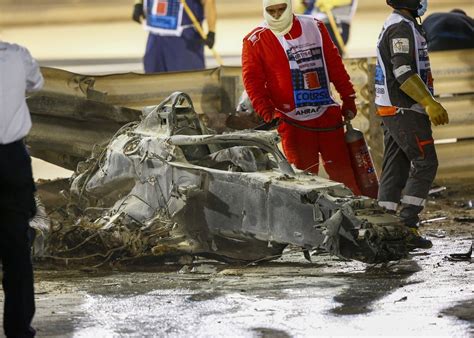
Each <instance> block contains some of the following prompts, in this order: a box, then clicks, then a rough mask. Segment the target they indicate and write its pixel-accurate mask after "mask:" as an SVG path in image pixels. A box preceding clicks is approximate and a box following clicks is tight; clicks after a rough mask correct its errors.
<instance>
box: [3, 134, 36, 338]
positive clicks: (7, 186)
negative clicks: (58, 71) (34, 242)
mask: <svg viewBox="0 0 474 338" xmlns="http://www.w3.org/2000/svg"><path fill="white" fill-rule="evenodd" d="M34 190H35V187H34V181H33V175H32V170H31V159H30V156H29V155H28V153H27V151H26V148H25V146H24V144H23V142H22V141H17V142H14V143H11V144H7V145H0V259H1V260H2V269H3V280H2V284H3V291H4V293H5V301H4V303H5V304H4V313H3V329H4V332H5V334H6V336H7V337H33V336H34V335H35V331H34V329H33V328H32V327H31V326H30V325H31V321H32V319H33V315H34V313H35V302H34V289H33V267H32V263H31V241H30V237H29V236H30V234H31V233H30V227H29V219H30V218H31V217H33V216H34V214H35V212H36V208H35V202H34Z"/></svg>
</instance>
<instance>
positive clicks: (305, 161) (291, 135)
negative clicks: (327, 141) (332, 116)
mask: <svg viewBox="0 0 474 338" xmlns="http://www.w3.org/2000/svg"><path fill="white" fill-rule="evenodd" d="M278 133H279V134H280V136H281V142H282V146H283V151H284V153H285V156H286V158H287V159H288V162H290V163H292V164H294V165H295V167H296V168H298V169H301V170H304V171H308V172H311V173H313V174H315V175H317V174H318V172H319V145H318V140H317V133H315V132H313V131H308V130H304V129H301V128H298V127H294V126H291V125H289V124H288V123H285V122H281V124H280V125H279V126H278Z"/></svg>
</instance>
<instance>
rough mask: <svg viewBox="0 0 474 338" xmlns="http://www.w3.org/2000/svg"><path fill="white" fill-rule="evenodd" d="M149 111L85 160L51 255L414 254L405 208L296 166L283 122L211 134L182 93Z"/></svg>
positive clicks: (377, 258)
mask: <svg viewBox="0 0 474 338" xmlns="http://www.w3.org/2000/svg"><path fill="white" fill-rule="evenodd" d="M143 115H144V116H143V118H142V120H141V121H139V122H138V121H137V122H132V123H129V124H126V125H125V126H123V127H122V128H121V129H120V130H119V131H118V132H117V133H116V134H115V136H114V137H112V139H111V140H110V142H109V143H108V144H107V145H105V146H103V147H101V148H98V149H95V151H94V152H93V154H92V155H91V157H90V158H89V159H88V160H87V161H85V162H83V163H80V164H79V166H78V170H77V172H76V173H75V176H74V177H73V180H72V184H71V188H70V191H69V195H68V199H69V201H68V216H67V217H68V218H69V219H70V220H71V222H70V226H62V229H61V231H54V232H53V233H54V235H53V236H50V238H49V241H48V247H49V253H50V254H54V255H56V256H60V257H61V256H62V257H66V256H71V254H73V253H78V252H79V249H80V252H81V253H82V254H83V255H84V254H86V253H87V254H94V252H100V253H99V254H98V255H100V256H102V257H106V259H109V258H113V257H117V256H120V257H122V258H123V257H146V256H154V257H156V256H167V255H188V254H189V255H202V256H212V257H214V258H217V259H220V260H224V261H255V260H268V259H272V258H275V257H279V256H280V255H281V253H282V251H283V249H284V248H285V246H286V245H288V244H292V245H295V246H299V247H301V248H303V249H306V250H311V249H323V250H325V251H327V252H329V253H331V254H334V255H338V256H341V257H345V258H348V259H356V260H359V261H363V262H367V263H379V262H386V261H390V260H398V259H400V258H402V257H404V256H405V255H406V253H407V250H406V247H405V238H406V236H407V232H406V229H405V227H404V226H402V225H401V223H400V222H399V219H398V218H397V217H395V216H393V215H390V214H387V213H386V212H385V211H384V209H381V208H380V207H378V206H377V203H376V201H374V200H372V199H369V198H366V197H355V196H354V195H353V194H352V193H351V191H350V190H349V189H347V188H346V187H345V186H344V185H342V184H340V183H337V182H334V181H330V180H327V179H324V178H320V177H318V176H313V175H309V174H307V173H304V172H295V171H294V169H293V168H292V167H291V166H290V165H289V164H288V162H287V161H286V159H285V157H284V155H283V154H282V153H281V152H280V150H279V149H278V146H277V144H278V142H279V137H278V135H277V134H276V132H269V131H252V130H246V131H240V132H232V133H226V134H213V133H212V132H211V131H209V130H207V129H206V127H205V126H204V125H203V124H202V123H201V122H200V121H199V119H198V116H197V114H196V112H195V110H194V107H193V104H192V101H191V99H190V97H189V96H188V95H186V94H184V93H179V92H177V93H174V94H172V95H171V96H170V97H169V98H167V99H166V100H165V101H163V102H162V103H161V104H160V105H158V106H155V107H147V108H145V109H144V110H143ZM72 220H74V221H72ZM62 223H63V224H64V223H65V222H64V220H63V222H62ZM66 223H67V222H66ZM78 231H79V232H80V234H79V235H78ZM99 238H100V240H99Z"/></svg>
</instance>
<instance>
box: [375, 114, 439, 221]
mask: <svg viewBox="0 0 474 338" xmlns="http://www.w3.org/2000/svg"><path fill="white" fill-rule="evenodd" d="M382 120H383V129H384V146H385V150H384V158H383V164H382V175H381V177H380V188H379V195H378V200H379V202H391V203H393V204H394V205H395V204H397V205H398V203H400V201H401V202H402V208H401V210H400V217H401V218H402V220H403V221H404V222H405V224H406V225H407V226H410V227H415V226H416V225H417V223H418V221H419V217H418V214H419V213H420V212H421V211H422V210H423V206H424V203H425V199H426V197H427V196H428V192H429V190H430V187H431V184H432V183H433V180H434V179H435V176H436V171H437V169H438V158H437V156H436V150H435V146H434V141H433V136H432V131H431V122H430V120H429V118H428V116H427V115H424V114H420V113H418V112H415V111H412V110H407V109H406V110H403V111H401V112H399V113H398V114H396V115H394V116H384V117H383V118H382ZM402 194H403V195H402Z"/></svg>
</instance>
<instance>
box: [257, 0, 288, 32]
mask: <svg viewBox="0 0 474 338" xmlns="http://www.w3.org/2000/svg"><path fill="white" fill-rule="evenodd" d="M278 4H286V10H285V11H284V12H283V14H282V15H281V16H280V18H279V19H274V18H273V16H271V15H270V14H268V13H267V11H266V8H267V7H268V6H273V5H278ZM263 17H264V18H265V22H266V23H267V24H268V28H270V30H271V31H272V32H273V33H275V35H279V36H283V35H285V34H286V33H288V32H289V31H290V30H291V26H293V8H292V6H291V0H263Z"/></svg>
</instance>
